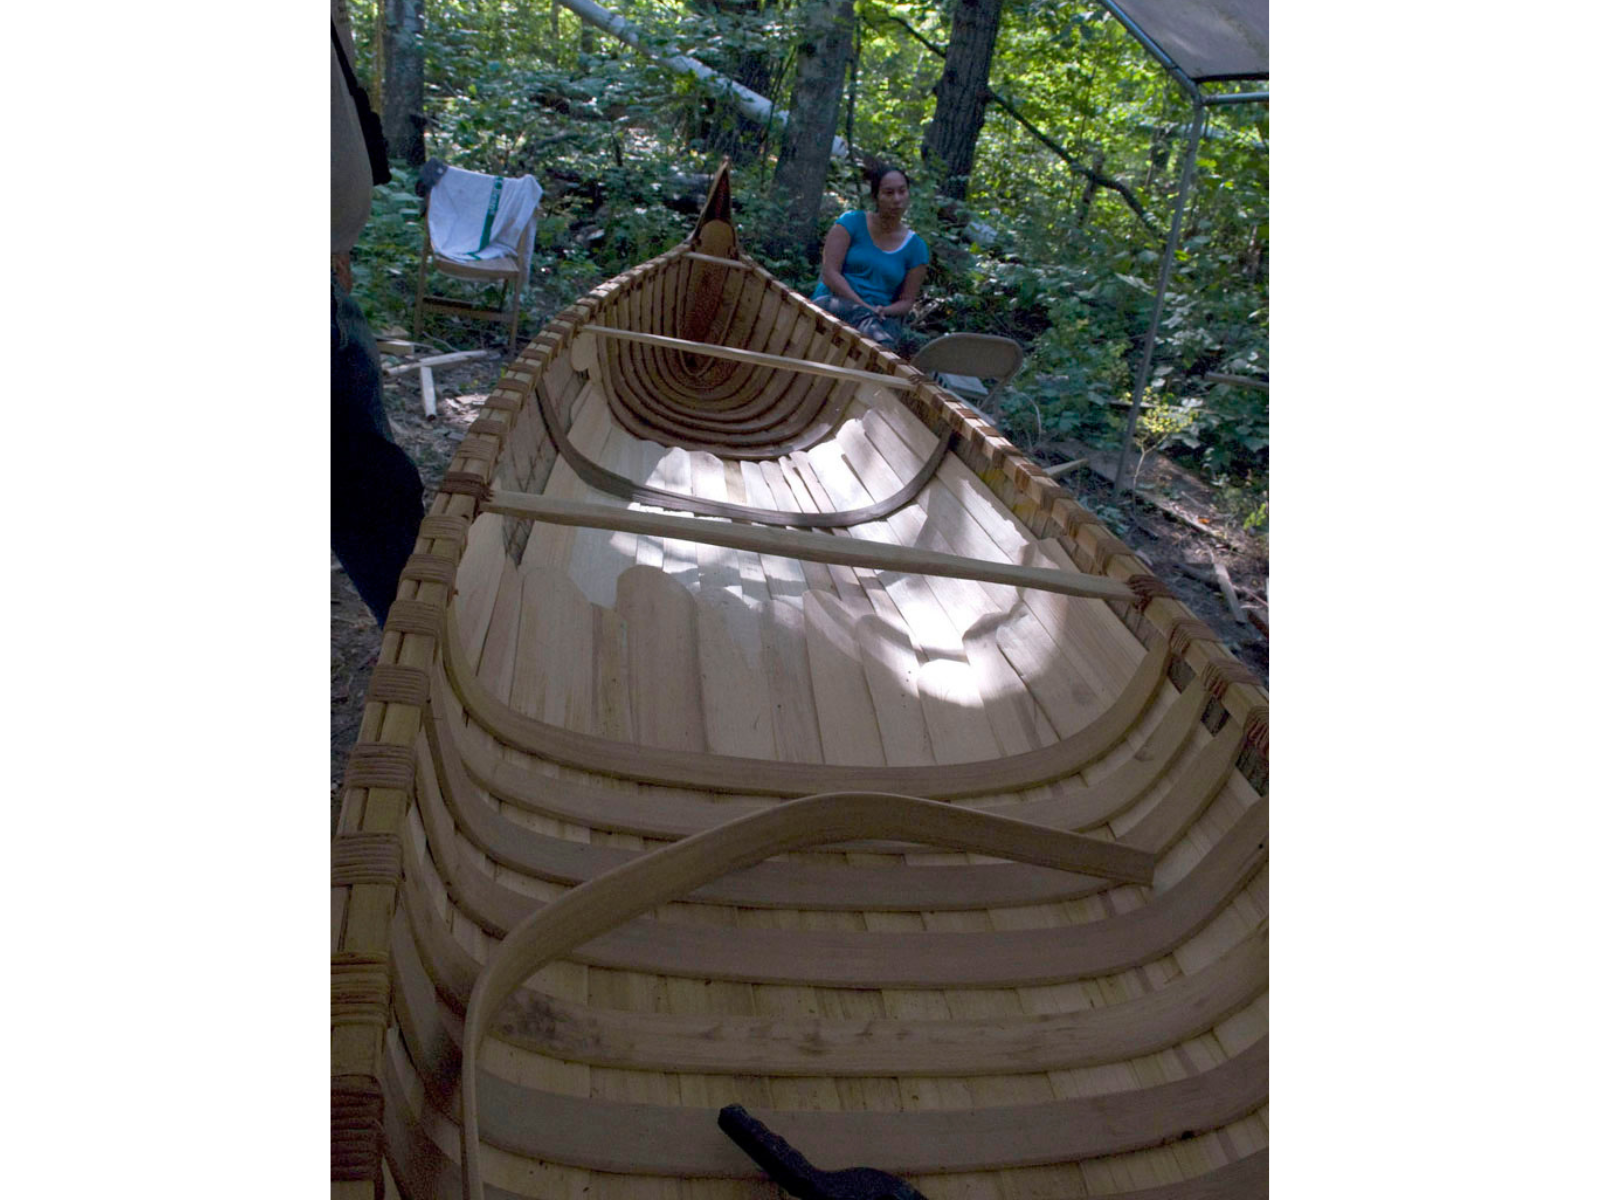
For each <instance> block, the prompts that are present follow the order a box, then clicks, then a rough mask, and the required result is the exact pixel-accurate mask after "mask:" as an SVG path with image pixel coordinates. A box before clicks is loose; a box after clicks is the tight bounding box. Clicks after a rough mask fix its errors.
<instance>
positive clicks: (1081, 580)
mask: <svg viewBox="0 0 1600 1200" xmlns="http://www.w3.org/2000/svg"><path fill="white" fill-rule="evenodd" d="M482 510H483V511H484V512H492V513H499V514H501V515H502V516H507V517H529V518H532V519H533V520H535V521H545V522H548V523H549V524H551V525H577V526H581V527H583V528H586V529H613V530H616V531H618V532H620V533H639V534H643V535H645V536H646V537H668V538H680V539H682V540H683V541H687V542H700V543H703V544H705V545H710V546H724V547H726V548H728V549H730V550H750V551H753V552H755V553H757V554H772V555H776V556H778V557H781V558H798V559H803V560H804V561H806V562H819V563H833V564H835V565H837V566H847V567H865V568H867V569H869V570H877V571H904V572H907V573H908V574H915V575H943V576H947V577H949V578H953V579H975V580H979V581H981V582H984V583H1000V584H1005V585H1007V586H1010V587H1029V588H1038V589H1039V590H1040V591H1045V592H1055V593H1056V594H1057V595H1061V596H1086V597H1089V598H1091V599H1095V600H1133V599H1136V596H1135V593H1134V591H1133V589H1132V588H1130V587H1129V586H1128V585H1127V584H1125V583H1122V582H1121V581H1119V580H1116V579H1109V578H1107V577H1106V576H1104V575H1074V574H1069V573H1068V572H1066V571H1053V570H1047V569H1045V568H1043V567H1021V566H1017V565H1016V564H1014V563H997V562H988V561H986V560H984V559H980V558H963V557H961V556H960V555H956V554H941V553H939V552H937V551H934V550H919V549H916V548H914V547H911V546H895V545H890V544H888V543H885V542H866V541H858V540H856V539H854V538H847V537H835V536H833V535H831V534H826V533H804V532H801V531H798V530H792V529H766V528H753V527H750V526H746V525H732V524H726V523H724V522H721V521H709V520H696V519H694V518H692V517H690V518H684V517H669V516H663V515H662V514H660V513H648V512H639V511H636V510H634V509H631V508H619V507H617V506H616V505H611V504H586V503H583V502H582V501H578V500H558V499H555V498H552V497H549V496H537V495H533V494H531V493H529V492H503V491H498V490H497V491H495V492H494V493H493V494H492V495H490V497H489V498H488V499H487V500H486V501H484V503H483V505H482Z"/></svg>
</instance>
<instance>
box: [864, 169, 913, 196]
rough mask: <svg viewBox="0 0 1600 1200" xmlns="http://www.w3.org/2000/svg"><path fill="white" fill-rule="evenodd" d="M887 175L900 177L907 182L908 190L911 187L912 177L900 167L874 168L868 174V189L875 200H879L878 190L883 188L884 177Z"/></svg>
mask: <svg viewBox="0 0 1600 1200" xmlns="http://www.w3.org/2000/svg"><path fill="white" fill-rule="evenodd" d="M885 175H899V176H900V177H901V178H903V179H904V180H905V181H906V187H907V188H909V187H910V186H911V176H909V175H907V174H906V173H905V171H903V170H901V169H900V168H899V167H892V166H889V165H888V164H883V165H880V166H876V167H873V168H872V170H870V171H868V172H867V187H868V188H869V189H870V190H871V192H872V198H873V199H874V200H876V199H877V198H878V189H879V188H880V187H882V186H883V177H884V176H885Z"/></svg>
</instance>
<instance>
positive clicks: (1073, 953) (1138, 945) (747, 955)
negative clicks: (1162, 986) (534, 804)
mask: <svg viewBox="0 0 1600 1200" xmlns="http://www.w3.org/2000/svg"><path fill="white" fill-rule="evenodd" d="M792 803H793V802H791V804H792ZM788 807H790V805H783V806H780V808H779V809H778V810H774V811H782V809H786V808H788ZM1265 808H1266V805H1265V804H1257V805H1255V806H1254V807H1253V808H1251V809H1250V810H1249V812H1248V813H1247V814H1246V815H1245V816H1244V817H1243V818H1241V819H1240V821H1239V822H1238V823H1237V824H1236V825H1235V826H1234V827H1233V829H1231V830H1230V831H1229V833H1228V835H1227V836H1226V837H1225V838H1224V839H1223V842H1222V843H1220V844H1219V846H1218V848H1217V849H1216V850H1214V851H1213V852H1212V853H1211V854H1209V855H1207V856H1206V858H1205V859H1203V860H1202V861H1201V862H1200V863H1199V864H1198V865H1197V866H1196V867H1195V868H1194V869H1193V870H1192V871H1191V872H1190V873H1189V874H1188V875H1186V876H1184V877H1183V879H1182V880H1180V881H1179V882H1178V883H1176V884H1174V885H1173V887H1172V888H1171V889H1169V890H1168V891H1165V892H1161V893H1159V894H1157V896H1156V898H1155V899H1153V900H1152V901H1151V902H1150V903H1148V904H1146V905H1144V906H1143V907H1141V908H1137V909H1134V910H1133V911H1131V912H1128V913H1123V914H1119V915H1118V916H1116V917H1108V918H1106V919H1104V920H1100V921H1093V922H1089V923H1087V924H1083V925H1073V926H1066V927H1061V928H1044V929H1020V930H1018V929H1007V930H999V931H996V932H993V933H983V934H981V935H980V934H973V933H944V932H924V933H910V934H894V933H870V934H862V933H839V932H835V931H832V930H814V929H781V930H772V931H770V932H769V933H766V934H764V935H763V936H762V937H761V938H759V939H758V938H755V937H752V936H751V934H750V933H749V932H748V931H741V930H736V929H726V928H712V927H705V926H688V925H675V924H667V923H664V922H660V921H633V922H629V923H627V924H625V925H621V926H619V927H618V928H616V929H614V930H612V931H611V932H610V933H607V934H605V935H604V936H603V937H599V938H596V939H595V940H594V941H593V942H591V943H589V944H588V945H587V946H585V947H584V948H583V949H582V950H580V951H575V952H573V953H572V954H571V955H570V957H571V958H572V959H573V960H574V961H580V962H585V963H588V964H590V965H592V966H598V967H611V968H616V969H619V970H629V971H645V972H653V973H655V974H660V975H677V976H699V977H715V978H718V979H731V980H742V981H746V982H751V983H784V984H800V985H808V986H816V987H846V988H852V987H874V986H876V987H896V988H919V989H921V988H948V987H956V988H963V987H1025V986H1033V985H1036V984H1048V983H1061V982H1064V981H1067V980H1072V979H1083V978H1088V977H1090V976H1095V975H1108V974H1113V973H1115V972H1117V971H1122V970H1128V969H1131V968H1133V967H1137V966H1140V965H1142V964H1144V963H1146V962H1149V961H1151V960H1153V959H1156V958H1159V957H1160V956H1161V955H1162V954H1165V953H1167V952H1169V951H1171V950H1172V949H1173V948H1174V947H1176V946H1178V945H1180V944H1182V942H1183V941H1184V940H1185V939H1186V938H1188V937H1189V936H1191V935H1192V934H1193V933H1194V932H1195V930H1197V929H1199V928H1200V927H1201V926H1203V925H1204V924H1205V923H1206V921H1208V920H1209V919H1210V918H1211V917H1212V916H1214V915H1215V914H1216V913H1217V912H1219V911H1220V910H1221V909H1222V908H1223V907H1224V906H1225V905H1226V904H1227V903H1228V901H1230V900H1231V899H1232V898H1233V897H1234V896H1235V895H1236V894H1237V893H1238V891H1239V889H1240V888H1242V887H1243V886H1244V885H1245V884H1246V883H1247V882H1248V881H1249V879H1250V878H1251V876H1253V875H1254V874H1255V872H1256V871H1257V870H1258V869H1259V868H1260V866H1261V864H1262V862H1264V861H1265V858H1266V849H1265V846H1266V842H1265V836H1266V835H1265V832H1264V831H1265V827H1266V818H1265V812H1264V811H1263V810H1264V809H1265ZM943 811H961V810H951V809H944V810H943ZM762 815H763V816H764V815H766V814H762ZM748 819H750V818H746V820H748ZM724 828H726V826H724ZM1030 828H1037V827H1031V826H1030ZM713 832H715V831H713ZM914 836H918V837H921V836H922V835H920V834H919V835H914ZM678 844H682V843H678ZM667 849H671V847H667ZM662 852H663V851H659V850H658V851H652V853H653V854H655V853H662ZM646 857H648V856H646ZM640 861H643V859H638V860H635V863H637V862H640ZM633 865H634V864H629V867H630V868H631V867H632V866H633ZM623 869H629V868H623ZM918 869H926V868H918Z"/></svg>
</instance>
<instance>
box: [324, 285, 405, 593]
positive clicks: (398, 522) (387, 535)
mask: <svg viewBox="0 0 1600 1200" xmlns="http://www.w3.org/2000/svg"><path fill="white" fill-rule="evenodd" d="M332 385H333V386H332V393H333V396H332V403H331V405H330V406H329V407H330V409H331V414H332V441H331V445H330V449H329V458H330V460H331V462H330V465H331V468H332V474H333V487H332V493H331V516H332V526H333V529H332V532H333V552H334V553H335V554H337V555H338V556H339V562H340V563H341V564H343V566H344V569H345V572H346V574H348V575H349V576H350V582H351V583H353V584H355V588H356V591H357V592H358V593H359V594H360V596H361V599H362V601H363V602H364V603H365V604H366V606H367V607H368V608H370V609H371V610H372V615H373V616H374V617H376V618H377V619H378V624H379V625H382V624H383V623H384V621H385V620H386V619H387V618H388V616H389V605H390V604H391V603H392V602H393V600H394V595H395V591H396V590H397V589H398V588H399V586H400V572H401V570H402V569H404V567H405V565H406V559H407V558H409V557H410V556H411V552H412V550H413V549H415V548H416V541H417V528H418V526H420V525H421V524H422V476H421V475H420V474H418V472H417V467H416V464H415V463H413V462H412V461H411V459H410V457H409V456H408V455H407V454H406V452H405V451H404V450H402V449H400V447H399V446H397V445H395V443H394V437H393V434H392V433H391V431H390V429H389V418H388V416H387V415H385V413H384V411H383V374H382V371H381V370H380V368H379V365H378V347H377V344H376V343H375V342H374V341H373V339H372V330H370V329H369V328H367V321H366V318H365V317H363V316H362V315H361V307H360V306H359V305H358V304H356V302H355V301H354V300H352V299H351V298H350V295H349V293H347V292H346V291H345V290H344V289H343V288H342V287H340V286H339V284H338V282H337V281H335V282H334V284H333V369H332Z"/></svg>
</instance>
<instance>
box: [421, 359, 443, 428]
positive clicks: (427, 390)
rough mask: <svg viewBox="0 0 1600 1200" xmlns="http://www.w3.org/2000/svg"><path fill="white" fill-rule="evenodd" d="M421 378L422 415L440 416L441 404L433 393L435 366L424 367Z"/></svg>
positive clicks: (433, 418)
mask: <svg viewBox="0 0 1600 1200" xmlns="http://www.w3.org/2000/svg"><path fill="white" fill-rule="evenodd" d="M419 378H421V380H422V415H423V416H425V417H427V418H428V420H430V421H432V420H435V419H436V418H437V417H438V416H439V404H438V398H437V397H436V396H435V395H434V394H433V368H431V367H423V368H422V374H421V376H420V377H419Z"/></svg>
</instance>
